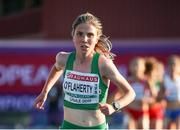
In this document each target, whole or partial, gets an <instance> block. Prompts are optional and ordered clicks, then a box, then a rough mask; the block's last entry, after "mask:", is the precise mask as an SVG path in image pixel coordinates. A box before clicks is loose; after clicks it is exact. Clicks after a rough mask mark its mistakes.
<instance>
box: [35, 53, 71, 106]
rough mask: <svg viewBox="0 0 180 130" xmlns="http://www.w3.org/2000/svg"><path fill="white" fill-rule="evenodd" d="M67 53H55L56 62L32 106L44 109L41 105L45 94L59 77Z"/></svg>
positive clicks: (45, 97) (62, 70) (45, 96)
mask: <svg viewBox="0 0 180 130" xmlns="http://www.w3.org/2000/svg"><path fill="white" fill-rule="evenodd" d="M67 57H68V53H65V52H59V53H58V54H57V55H56V63H55V64H54V65H53V67H52V68H51V71H50V73H49V76H48V78H47V80H46V82H45V84H44V87H43V89H42V91H41V93H40V94H39V96H38V97H37V98H36V99H35V101H34V104H33V106H34V107H35V108H37V109H44V107H43V105H44V103H45V101H46V99H47V95H48V93H49V91H50V89H51V88H52V87H53V85H54V84H55V83H56V81H57V80H58V79H59V77H60V76H61V75H62V74H63V72H64V68H65V65H66V61H67Z"/></svg>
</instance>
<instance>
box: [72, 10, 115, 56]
mask: <svg viewBox="0 0 180 130" xmlns="http://www.w3.org/2000/svg"><path fill="white" fill-rule="evenodd" d="M81 23H88V24H91V25H93V26H94V27H96V29H97V35H98V37H99V40H98V42H97V44H96V45H95V48H94V50H95V51H96V52H98V53H100V54H102V55H104V56H106V57H107V58H110V59H114V56H115V54H113V53H111V52H110V51H111V49H112V43H111V41H110V40H109V39H108V38H109V37H106V36H105V35H103V33H102V24H101V21H100V20H99V19H98V18H97V17H95V16H94V15H92V14H90V13H84V14H81V15H79V16H78V17H77V18H76V19H75V20H74V22H73V24H72V33H71V34H72V36H73V35H74V32H75V29H76V27H77V26H78V25H79V24H81Z"/></svg>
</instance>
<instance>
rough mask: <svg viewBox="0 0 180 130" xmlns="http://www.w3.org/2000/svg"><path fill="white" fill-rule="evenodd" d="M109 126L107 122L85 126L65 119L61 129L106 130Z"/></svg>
mask: <svg viewBox="0 0 180 130" xmlns="http://www.w3.org/2000/svg"><path fill="white" fill-rule="evenodd" d="M106 128H107V125H106V123H103V124H100V125H97V126H92V127H84V126H78V125H76V124H72V123H70V122H68V121H65V120H64V121H63V123H62V125H61V127H60V129H101V130H103V129H104V130H105V129H106Z"/></svg>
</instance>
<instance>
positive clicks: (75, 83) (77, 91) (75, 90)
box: [63, 70, 100, 104]
mask: <svg viewBox="0 0 180 130" xmlns="http://www.w3.org/2000/svg"><path fill="white" fill-rule="evenodd" d="M63 90H64V93H65V97H64V100H66V101H68V102H71V103H75V104H94V103H98V102H99V94H100V89H99V75H98V74H91V73H81V72H77V71H71V70H66V73H65V77H64V82H63Z"/></svg>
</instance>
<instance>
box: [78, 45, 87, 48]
mask: <svg viewBox="0 0 180 130" xmlns="http://www.w3.org/2000/svg"><path fill="white" fill-rule="evenodd" d="M80 47H81V48H89V47H88V46H87V45H81V46H80Z"/></svg>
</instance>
